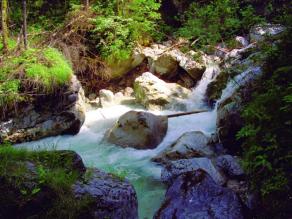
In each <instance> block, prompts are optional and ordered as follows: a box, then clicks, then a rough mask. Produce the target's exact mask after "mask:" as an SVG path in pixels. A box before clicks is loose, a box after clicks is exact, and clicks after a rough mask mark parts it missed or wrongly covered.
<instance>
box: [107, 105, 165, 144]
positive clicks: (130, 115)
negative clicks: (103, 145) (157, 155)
mask: <svg viewBox="0 0 292 219" xmlns="http://www.w3.org/2000/svg"><path fill="white" fill-rule="evenodd" d="M167 128H168V119H167V117H166V116H156V115H153V114H151V113H147V112H137V111H129V112H127V113H126V114H124V115H122V116H121V117H120V118H119V120H118V121H117V122H116V124H115V125H114V127H113V128H111V129H110V130H109V131H108V133H107V134H106V138H107V140H108V141H109V142H111V143H113V144H117V145H120V146H122V147H133V148H137V149H152V148H155V147H157V146H158V145H159V144H160V143H161V141H162V140H163V138H164V137H165V135H166V132H167Z"/></svg>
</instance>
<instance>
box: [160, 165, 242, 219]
mask: <svg viewBox="0 0 292 219" xmlns="http://www.w3.org/2000/svg"><path fill="white" fill-rule="evenodd" d="M154 218H155V219H169V218H177V219H186V218H198V219H199V218H236V219H241V218H244V217H243V207H242V205H241V202H240V200H239V198H238V197H237V195H236V194H235V193H234V192H233V191H232V190H230V189H228V188H224V187H222V186H220V185H217V184H216V183H215V182H214V180H213V179H212V178H211V177H210V176H209V175H208V174H207V173H206V172H205V171H203V170H197V171H193V172H186V173H184V174H182V175H180V176H179V177H177V178H176V179H175V180H174V182H173V183H172V185H171V186H170V187H169V188H168V189H167V192H166V195H165V200H164V202H163V204H162V206H161V207H160V209H159V210H158V211H157V212H156V214H155V216H154Z"/></svg>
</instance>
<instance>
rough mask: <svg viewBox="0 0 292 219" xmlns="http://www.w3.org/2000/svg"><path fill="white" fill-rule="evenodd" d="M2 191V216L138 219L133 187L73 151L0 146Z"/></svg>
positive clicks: (0, 185)
mask: <svg viewBox="0 0 292 219" xmlns="http://www.w3.org/2000/svg"><path fill="white" fill-rule="evenodd" d="M0 192H1V194H5V195H1V196H0V215H1V218H19V216H21V218H31V217H34V218H116V219H118V218H130V219H136V218H138V213H137V198H136V193H135V190H134V189H133V187H132V186H131V185H130V184H129V183H128V182H126V181H124V180H121V179H118V178H117V177H114V176H112V175H110V174H106V173H103V172H101V171H99V170H97V169H87V170H86V168H85V166H84V164H83V162H82V159H81V158H80V156H79V155H78V154H76V153H75V152H72V151H52V152H48V151H40V152H29V151H25V150H20V149H14V148H12V147H2V148H0Z"/></svg>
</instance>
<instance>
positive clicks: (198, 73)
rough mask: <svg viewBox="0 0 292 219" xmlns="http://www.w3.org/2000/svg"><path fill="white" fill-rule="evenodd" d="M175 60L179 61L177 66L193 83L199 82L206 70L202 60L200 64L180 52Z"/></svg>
mask: <svg viewBox="0 0 292 219" xmlns="http://www.w3.org/2000/svg"><path fill="white" fill-rule="evenodd" d="M177 60H178V61H179V66H180V67H181V68H183V69H184V70H185V71H186V72H187V73H188V74H189V75H190V76H191V77H192V78H193V79H194V81H198V80H200V79H201V77H202V75H203V73H204V72H205V70H206V65H205V63H204V62H203V60H201V62H198V61H195V60H193V58H192V57H190V56H187V55H185V54H183V53H181V52H180V53H178V54H177Z"/></svg>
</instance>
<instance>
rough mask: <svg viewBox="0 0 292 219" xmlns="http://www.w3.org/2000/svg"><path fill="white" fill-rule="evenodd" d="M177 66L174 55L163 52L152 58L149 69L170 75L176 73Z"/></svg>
mask: <svg viewBox="0 0 292 219" xmlns="http://www.w3.org/2000/svg"><path fill="white" fill-rule="evenodd" d="M177 68H178V63H177V61H176V59H175V57H173V56H171V55H170V54H168V53H164V54H162V55H160V56H158V57H157V58H156V59H154V60H152V63H151V68H150V69H151V71H152V72H156V73H158V74H160V75H167V77H169V78H170V77H172V76H174V75H176V73H177Z"/></svg>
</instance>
